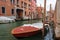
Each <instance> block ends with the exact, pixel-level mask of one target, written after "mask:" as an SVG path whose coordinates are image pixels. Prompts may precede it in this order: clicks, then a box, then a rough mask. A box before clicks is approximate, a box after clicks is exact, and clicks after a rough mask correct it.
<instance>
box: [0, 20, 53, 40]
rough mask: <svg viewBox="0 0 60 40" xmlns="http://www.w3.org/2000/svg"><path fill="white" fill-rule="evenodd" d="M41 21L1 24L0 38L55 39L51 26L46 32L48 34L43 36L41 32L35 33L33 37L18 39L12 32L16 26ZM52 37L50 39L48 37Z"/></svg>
mask: <svg viewBox="0 0 60 40" xmlns="http://www.w3.org/2000/svg"><path fill="white" fill-rule="evenodd" d="M37 22H40V20H32V21H17V22H14V23H8V24H0V40H53V38H52V36H53V35H52V33H51V28H49V32H48V33H46V36H44V37H43V38H42V35H41V34H40V33H39V34H37V35H34V36H32V37H27V38H20V39H17V38H15V37H14V36H13V35H12V34H11V30H12V29H13V28H15V27H18V26H21V25H23V24H28V23H30V24H31V23H37ZM47 38H50V39H47Z"/></svg>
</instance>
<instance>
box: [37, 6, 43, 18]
mask: <svg viewBox="0 0 60 40" xmlns="http://www.w3.org/2000/svg"><path fill="white" fill-rule="evenodd" d="M42 11H43V7H41V6H39V7H37V13H38V14H37V18H39V19H41V18H42V17H43V15H42Z"/></svg>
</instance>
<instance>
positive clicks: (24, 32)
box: [11, 25, 43, 37]
mask: <svg viewBox="0 0 60 40" xmlns="http://www.w3.org/2000/svg"><path fill="white" fill-rule="evenodd" d="M42 29H43V28H37V26H35V27H34V25H23V26H19V27H17V28H14V29H13V30H12V32H11V34H12V35H14V36H15V37H30V36H32V35H35V34H37V33H39V32H40V30H42Z"/></svg>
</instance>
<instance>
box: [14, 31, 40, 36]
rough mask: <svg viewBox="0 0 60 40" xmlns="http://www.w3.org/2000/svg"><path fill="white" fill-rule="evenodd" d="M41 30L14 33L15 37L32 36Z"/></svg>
mask: <svg viewBox="0 0 60 40" xmlns="http://www.w3.org/2000/svg"><path fill="white" fill-rule="evenodd" d="M39 32H40V30H37V31H33V32H27V33H20V34H13V35H14V36H15V37H30V36H33V35H36V34H38V33H39Z"/></svg>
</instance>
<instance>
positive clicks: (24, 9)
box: [0, 0, 32, 19]
mask: <svg viewBox="0 0 60 40" xmlns="http://www.w3.org/2000/svg"><path fill="white" fill-rule="evenodd" d="M31 2H32V0H0V16H7V17H10V18H15V19H16V18H17V19H28V17H29V15H30V14H31V9H30V7H31Z"/></svg>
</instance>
